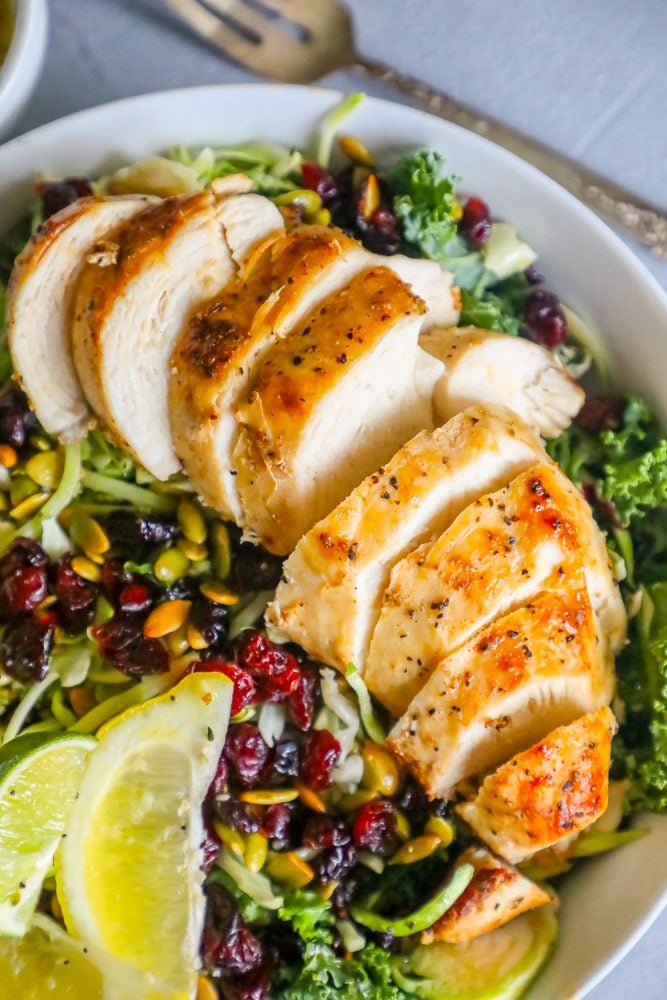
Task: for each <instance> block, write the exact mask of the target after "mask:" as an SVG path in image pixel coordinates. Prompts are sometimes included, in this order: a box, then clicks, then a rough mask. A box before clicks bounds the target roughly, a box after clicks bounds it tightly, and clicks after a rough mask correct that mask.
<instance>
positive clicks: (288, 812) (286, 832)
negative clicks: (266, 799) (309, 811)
mask: <svg viewBox="0 0 667 1000" xmlns="http://www.w3.org/2000/svg"><path fill="white" fill-rule="evenodd" d="M295 819H296V806H293V805H290V804H289V803H287V802H276V803H274V805H272V806H269V807H268V808H267V809H266V811H265V813H264V823H263V826H262V830H263V832H264V836H265V837H268V838H269V840H277V841H280V843H281V844H284V845H286V844H288V843H289V842H290V840H291V839H292V836H293V829H292V828H293V826H294V821H295Z"/></svg>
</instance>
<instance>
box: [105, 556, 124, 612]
mask: <svg viewBox="0 0 667 1000" xmlns="http://www.w3.org/2000/svg"><path fill="white" fill-rule="evenodd" d="M130 583H132V574H131V573H129V572H128V571H127V570H126V569H125V566H124V564H123V560H122V559H105V561H104V563H103V565H102V579H101V581H100V586H101V588H102V593H103V594H104V596H105V597H106V599H107V601H109V602H110V603H111V604H113V605H117V604H118V599H119V597H120V594H121V592H122V590H123V588H124V587H125V586H127V585H128V584H130Z"/></svg>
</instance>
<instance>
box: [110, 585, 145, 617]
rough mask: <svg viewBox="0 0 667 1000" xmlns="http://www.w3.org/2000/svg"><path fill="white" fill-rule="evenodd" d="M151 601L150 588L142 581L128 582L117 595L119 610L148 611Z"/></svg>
mask: <svg viewBox="0 0 667 1000" xmlns="http://www.w3.org/2000/svg"><path fill="white" fill-rule="evenodd" d="M152 603H153V595H152V594H151V591H150V589H149V588H148V587H147V586H146V585H145V584H143V583H128V584H126V585H125V586H124V587H123V588H122V589H121V591H120V593H119V595H118V607H119V608H120V609H121V611H148V609H149V608H150V607H151V605H152Z"/></svg>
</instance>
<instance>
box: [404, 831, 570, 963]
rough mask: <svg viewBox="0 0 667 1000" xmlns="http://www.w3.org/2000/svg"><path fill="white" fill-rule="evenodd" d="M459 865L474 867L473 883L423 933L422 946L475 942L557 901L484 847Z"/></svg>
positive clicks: (469, 851)
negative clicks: (434, 943)
mask: <svg viewBox="0 0 667 1000" xmlns="http://www.w3.org/2000/svg"><path fill="white" fill-rule="evenodd" d="M457 864H460V865H463V864H470V865H472V866H473V868H474V869H475V874H474V875H473V877H472V882H471V883H470V885H469V886H468V888H467V889H466V890H465V891H464V892H463V893H462V894H461V895H460V896H459V898H458V899H457V900H456V902H455V903H454V905H453V906H450V908H449V909H448V910H447V912H446V913H445V914H444V916H442V917H440V919H439V920H438V921H436V923H434V924H433V926H432V927H429V928H428V930H426V931H424V932H423V933H422V936H421V940H422V944H431V943H432V942H433V941H447V942H449V943H450V944H462V943H463V942H465V941H472V940H473V939H474V938H476V937H479V936H480V934H487V933H488V932H489V931H492V930H494V929H495V928H496V927H502V925H503V924H506V923H507V922H508V920H513V919H514V918H515V917H518V916H520V915H521V914H522V913H526V912H527V911H528V910H534V909H535V908H536V907H538V906H545V905H547V904H549V903H553V901H554V897H553V896H552V895H550V894H549V893H548V892H547V891H546V890H545V889H543V888H542V887H541V886H539V885H538V884H537V883H536V882H532V881H531V880H530V879H529V878H526V876H525V875H522V874H521V872H520V871H518V870H517V869H516V868H514V867H513V866H512V865H509V864H507V862H506V861H501V860H500V859H499V858H496V857H494V856H493V854H491V853H490V851H488V850H487V849H486V848H485V847H469V848H468V849H467V850H465V851H464V852H463V854H461V855H460V857H458V858H457Z"/></svg>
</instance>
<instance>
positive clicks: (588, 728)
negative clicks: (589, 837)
mask: <svg viewBox="0 0 667 1000" xmlns="http://www.w3.org/2000/svg"><path fill="white" fill-rule="evenodd" d="M615 731H616V720H615V719H614V716H613V714H612V712H611V710H610V709H609V708H607V707H606V706H605V707H602V708H600V709H598V711H596V712H591V713H589V714H587V715H584V716H583V718H579V719H576V721H574V722H571V723H570V724H569V725H563V726H560V727H559V728H558V729H555V730H554V731H553V732H551V733H549V735H548V736H546V738H544V739H543V740H542V741H541V742H539V743H537V744H536V745H535V746H532V747H531V748H530V749H529V750H525V751H524V752H523V753H519V754H517V756H516V757H513V758H512V760H510V761H508V762H507V763H506V764H503V766H502V767H499V768H498V770H497V771H495V772H494V773H493V774H490V775H489V776H488V777H487V778H485V779H484V781H483V783H482V786H481V788H480V789H479V792H478V793H477V796H476V797H475V798H474V799H473V800H472V801H471V802H466V803H463V804H462V805H460V806H458V807H457V808H458V811H459V813H460V814H461V816H463V818H464V819H465V821H466V822H467V823H469V824H470V826H471V827H472V828H473V830H474V831H475V833H476V834H477V835H478V836H479V837H481V838H482V840H484V841H486V843H488V844H489V845H490V847H491V848H492V850H494V851H495V852H496V853H497V854H500V855H501V856H502V857H504V858H507V860H508V861H511V862H512V863H513V864H517V863H518V862H520V861H523V860H524V859H525V858H529V857H530V856H531V855H533V854H534V853H535V852H536V851H540V850H543V849H544V848H546V847H552V846H553V845H554V844H557V843H559V841H561V840H563V839H565V838H570V837H571V836H572V834H573V833H578V832H579V831H580V830H583V829H585V828H586V827H587V826H590V824H591V823H593V822H594V821H595V820H596V819H597V818H598V817H599V816H601V815H602V813H603V812H604V811H605V809H606V808H607V798H608V792H609V766H610V762H611V741H612V737H613V735H614V733H615Z"/></svg>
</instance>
